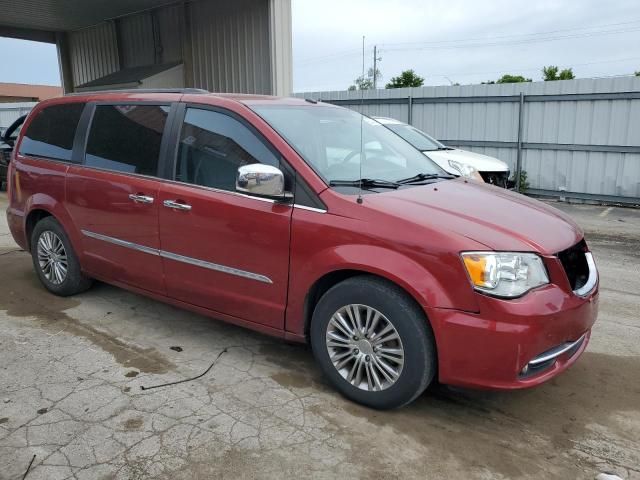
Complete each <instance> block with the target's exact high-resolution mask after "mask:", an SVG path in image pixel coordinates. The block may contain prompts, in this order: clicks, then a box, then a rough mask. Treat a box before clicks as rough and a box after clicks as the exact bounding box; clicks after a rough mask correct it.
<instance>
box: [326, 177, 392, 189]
mask: <svg viewBox="0 0 640 480" xmlns="http://www.w3.org/2000/svg"><path fill="white" fill-rule="evenodd" d="M329 185H331V186H332V187H360V186H362V188H398V187H400V183H398V182H390V181H388V180H381V179H375V178H361V179H360V180H331V181H330V182H329Z"/></svg>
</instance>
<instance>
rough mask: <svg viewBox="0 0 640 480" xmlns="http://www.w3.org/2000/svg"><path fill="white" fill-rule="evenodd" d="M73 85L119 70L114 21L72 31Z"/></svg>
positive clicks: (70, 37)
mask: <svg viewBox="0 0 640 480" xmlns="http://www.w3.org/2000/svg"><path fill="white" fill-rule="evenodd" d="M69 50H70V56H71V68H72V71H73V85H74V86H76V87H77V86H78V85H82V84H84V83H87V82H90V81H91V80H95V79H97V78H101V77H104V76H105V75H108V74H109V73H113V72H115V71H116V70H118V48H117V43H116V29H115V24H114V22H105V23H101V24H100V25H97V26H95V27H92V28H87V29H84V30H78V31H76V32H71V33H70V36H69Z"/></svg>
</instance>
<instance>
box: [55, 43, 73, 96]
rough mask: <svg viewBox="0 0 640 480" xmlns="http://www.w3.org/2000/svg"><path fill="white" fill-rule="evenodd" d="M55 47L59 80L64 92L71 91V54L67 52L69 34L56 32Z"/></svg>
mask: <svg viewBox="0 0 640 480" xmlns="http://www.w3.org/2000/svg"><path fill="white" fill-rule="evenodd" d="M56 48H57V50H58V68H59V69H60V82H61V83H62V90H63V91H64V93H72V92H73V88H74V86H73V85H74V84H73V69H72V67H71V55H70V52H69V36H68V34H67V33H64V32H56Z"/></svg>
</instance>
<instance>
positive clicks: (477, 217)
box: [365, 178, 583, 255]
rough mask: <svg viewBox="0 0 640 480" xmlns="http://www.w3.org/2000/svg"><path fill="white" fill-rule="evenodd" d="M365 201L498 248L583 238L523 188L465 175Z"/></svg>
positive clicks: (539, 246) (560, 244) (535, 248)
mask: <svg viewBox="0 0 640 480" xmlns="http://www.w3.org/2000/svg"><path fill="white" fill-rule="evenodd" d="M365 204H368V205H370V206H371V207H373V208H375V209H376V210H379V211H381V212H382V213H385V214H388V215H393V216H394V217H396V218H401V219H403V220H406V221H409V222H410V223H413V224H415V225H416V226H424V227H425V228H428V229H433V230H439V231H440V232H442V231H447V230H448V231H450V232H453V233H455V234H457V235H460V236H462V237H466V238H470V239H472V240H474V241H476V242H478V243H481V244H483V245H485V246H487V247H488V248H490V249H493V250H503V251H524V252H537V253H540V254H544V255H550V254H555V253H558V252H560V251H562V250H564V249H566V248H568V247H570V246H572V245H575V244H576V243H577V242H579V241H580V240H581V239H582V237H583V232H582V230H581V229H580V227H579V226H578V225H577V224H576V223H575V222H574V221H573V220H572V219H571V218H570V217H569V216H567V215H565V214H564V213H563V212H561V211H560V210H557V209H555V208H553V207H550V206H548V205H546V204H544V203H542V202H539V201H537V200H533V199H531V198H528V197H525V196H524V195H520V194H518V193H514V192H511V191H509V190H505V189H503V188H498V187H494V186H492V185H487V184H484V183H479V182H473V181H469V182H466V181H464V180H463V179H461V178H459V179H456V180H445V181H442V182H438V183H432V184H429V185H424V186H418V187H412V188H403V189H399V190H391V191H387V192H384V193H381V194H376V195H368V196H367V199H366V202H365Z"/></svg>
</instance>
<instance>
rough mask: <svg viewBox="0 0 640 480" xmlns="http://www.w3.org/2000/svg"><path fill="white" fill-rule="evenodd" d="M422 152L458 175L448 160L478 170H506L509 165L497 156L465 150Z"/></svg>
mask: <svg viewBox="0 0 640 480" xmlns="http://www.w3.org/2000/svg"><path fill="white" fill-rule="evenodd" d="M424 154H425V155H426V156H427V157H429V158H431V159H432V160H433V161H435V162H436V163H437V164H438V165H440V166H441V167H442V168H444V169H445V170H446V171H447V172H449V173H454V174H455V175H460V173H459V172H458V171H457V170H453V169H452V168H451V167H450V166H449V160H455V161H456V162H460V163H464V164H467V165H471V166H472V167H474V168H475V169H476V170H478V171H479V172H508V171H509V165H507V164H506V163H504V162H503V161H501V160H498V159H497V158H493V157H488V156H487V155H482V154H480V153H474V152H469V151H467V150H458V149H457V148H455V149H453V150H434V151H428V152H424Z"/></svg>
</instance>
